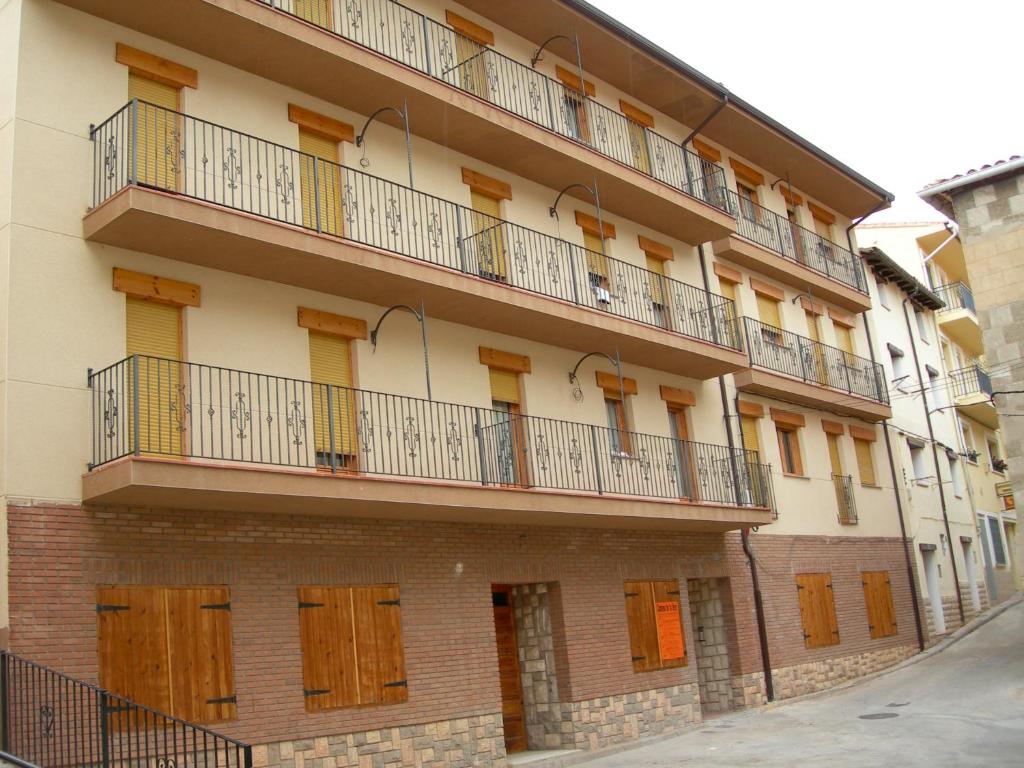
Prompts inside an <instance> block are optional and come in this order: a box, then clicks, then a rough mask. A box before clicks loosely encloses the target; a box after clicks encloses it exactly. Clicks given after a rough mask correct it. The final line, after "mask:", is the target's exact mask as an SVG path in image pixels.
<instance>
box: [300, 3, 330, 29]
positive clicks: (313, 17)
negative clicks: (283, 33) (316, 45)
mask: <svg viewBox="0 0 1024 768" xmlns="http://www.w3.org/2000/svg"><path fill="white" fill-rule="evenodd" d="M294 13H295V15H296V16H298V17H299V18H300V19H305V20H306V21H308V22H310V23H312V24H316V25H317V26H318V27H323V28H325V29H331V0H295V6H294Z"/></svg>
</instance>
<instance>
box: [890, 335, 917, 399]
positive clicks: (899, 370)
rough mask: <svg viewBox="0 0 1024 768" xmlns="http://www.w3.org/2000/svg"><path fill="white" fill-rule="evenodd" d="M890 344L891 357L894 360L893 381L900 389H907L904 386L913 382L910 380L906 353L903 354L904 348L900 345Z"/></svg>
mask: <svg viewBox="0 0 1024 768" xmlns="http://www.w3.org/2000/svg"><path fill="white" fill-rule="evenodd" d="M888 346H889V359H890V360H891V361H892V383H893V384H895V385H896V388H897V389H899V390H900V391H905V390H904V389H903V388H904V387H908V386H910V384H912V383H913V382H911V380H910V368H909V367H908V365H907V358H906V355H904V354H903V350H902V349H900V348H899V347H896V346H893V345H892V344H889V345H888Z"/></svg>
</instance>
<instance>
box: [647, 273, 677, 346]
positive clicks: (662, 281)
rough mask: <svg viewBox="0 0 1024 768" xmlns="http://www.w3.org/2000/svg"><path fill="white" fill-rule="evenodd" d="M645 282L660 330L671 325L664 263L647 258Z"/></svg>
mask: <svg viewBox="0 0 1024 768" xmlns="http://www.w3.org/2000/svg"><path fill="white" fill-rule="evenodd" d="M647 282H648V286H647V287H648V289H649V290H650V292H651V309H652V310H653V311H654V316H655V320H656V321H657V323H658V325H660V326H661V327H662V328H668V327H670V325H671V322H670V318H669V304H668V298H667V294H668V291H667V290H666V289H667V288H668V284H667V282H666V277H665V262H663V261H662V260H661V259H656V258H654V257H653V256H648V257H647Z"/></svg>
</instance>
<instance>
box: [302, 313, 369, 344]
mask: <svg viewBox="0 0 1024 768" xmlns="http://www.w3.org/2000/svg"><path fill="white" fill-rule="evenodd" d="M299 325H300V326H301V327H302V328H308V329H309V330H311V331H319V332H320V333H329V334H332V335H334V336H343V337H344V338H346V339H363V340H365V339H366V338H367V333H366V321H365V320H360V319H359V318H357V317H345V316H344V315H336V314H334V313H333V312H323V311H321V310H319V309H309V308H307V307H299Z"/></svg>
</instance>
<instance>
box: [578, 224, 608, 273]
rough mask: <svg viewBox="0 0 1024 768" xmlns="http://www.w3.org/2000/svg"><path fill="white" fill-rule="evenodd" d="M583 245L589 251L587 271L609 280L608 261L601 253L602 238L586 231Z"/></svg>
mask: <svg viewBox="0 0 1024 768" xmlns="http://www.w3.org/2000/svg"><path fill="white" fill-rule="evenodd" d="M606 242H607V241H606ZM583 245H584V247H585V248H586V249H587V269H588V270H590V274H591V275H597V276H598V277H602V278H604V279H605V280H607V279H608V260H607V259H606V258H605V255H604V254H602V253H601V238H600V237H599V236H598V235H596V234H594V233H593V232H586V231H584V233H583Z"/></svg>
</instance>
